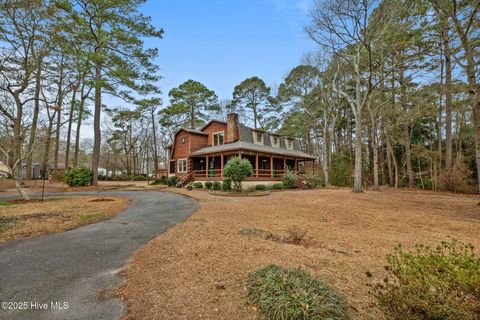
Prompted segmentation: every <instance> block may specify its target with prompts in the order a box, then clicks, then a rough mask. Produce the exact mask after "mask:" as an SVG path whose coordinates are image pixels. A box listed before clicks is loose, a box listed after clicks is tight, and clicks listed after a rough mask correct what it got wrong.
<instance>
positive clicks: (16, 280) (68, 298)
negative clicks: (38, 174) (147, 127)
mask: <svg viewBox="0 0 480 320" xmlns="http://www.w3.org/2000/svg"><path fill="white" fill-rule="evenodd" d="M91 194H97V193H88V192H85V193H75V195H91ZM62 195H65V194H62ZM66 195H74V194H72V193H69V194H66ZM102 195H111V196H126V197H129V198H131V199H132V200H133V201H132V203H131V204H130V206H129V207H128V208H127V209H126V210H124V211H123V212H122V213H120V214H118V215H117V216H116V217H115V218H113V219H111V220H108V221H105V222H99V223H96V224H91V225H87V226H84V227H80V228H78V229H75V230H71V231H67V232H63V233H57V234H53V235H47V236H40V237H35V238H29V239H23V240H17V241H10V242H7V243H3V244H0V301H2V302H3V301H9V302H17V303H18V302H20V303H21V304H20V306H18V305H17V306H16V308H18V307H25V308H26V309H27V310H21V311H20V310H2V309H4V308H5V304H2V309H0V319H29V320H30V319H119V318H120V317H121V315H122V313H123V304H122V303H121V301H119V300H117V299H109V298H107V299H104V298H103V296H104V293H105V292H108V290H109V289H111V288H112V287H114V286H116V285H118V284H120V283H121V281H122V279H121V276H120V275H119V272H120V271H121V270H122V268H123V267H124V266H125V265H126V263H127V260H128V259H129V258H130V257H131V256H132V255H133V253H134V252H135V251H136V250H138V249H139V248H140V247H142V246H143V245H144V244H145V243H147V242H148V241H149V240H151V239H153V238H154V237H155V236H156V235H157V234H160V233H162V232H164V231H165V230H167V229H168V228H169V227H171V226H174V225H175V224H177V223H179V222H181V221H183V220H184V219H185V218H186V217H187V216H189V215H190V214H191V213H192V212H194V211H195V210H196V208H197V205H196V203H195V201H194V200H192V199H190V198H188V197H185V196H182V195H177V194H172V193H166V192H143V191H142V192H135V191H134V192H128V191H112V192H102ZM24 302H25V303H24ZM52 303H53V305H52ZM55 303H57V304H56V305H55ZM67 304H68V307H67ZM8 307H12V304H10V306H8ZM54 307H55V309H54ZM60 307H63V310H62V309H60ZM43 309H47V310H43Z"/></svg>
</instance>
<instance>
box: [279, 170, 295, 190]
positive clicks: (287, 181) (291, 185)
mask: <svg viewBox="0 0 480 320" xmlns="http://www.w3.org/2000/svg"><path fill="white" fill-rule="evenodd" d="M282 183H283V185H284V187H285V188H287V189H295V188H296V187H297V176H296V175H295V173H293V171H291V170H287V171H286V172H285V173H284V174H283V177H282Z"/></svg>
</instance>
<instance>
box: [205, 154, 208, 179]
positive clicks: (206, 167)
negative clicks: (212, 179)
mask: <svg viewBox="0 0 480 320" xmlns="http://www.w3.org/2000/svg"><path fill="white" fill-rule="evenodd" d="M207 177H208V156H207V157H206V160H205V178H207Z"/></svg>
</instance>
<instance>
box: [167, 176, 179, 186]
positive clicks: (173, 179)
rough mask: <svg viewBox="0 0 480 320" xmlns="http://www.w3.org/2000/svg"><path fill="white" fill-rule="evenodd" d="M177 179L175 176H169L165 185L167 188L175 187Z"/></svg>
mask: <svg viewBox="0 0 480 320" xmlns="http://www.w3.org/2000/svg"><path fill="white" fill-rule="evenodd" d="M178 179H179V178H178V177H177V176H171V177H170V178H168V179H167V185H168V186H169V187H176V186H177V183H178Z"/></svg>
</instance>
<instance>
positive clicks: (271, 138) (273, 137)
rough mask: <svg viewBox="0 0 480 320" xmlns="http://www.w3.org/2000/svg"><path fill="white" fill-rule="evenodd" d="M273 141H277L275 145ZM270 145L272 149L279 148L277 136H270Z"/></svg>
mask: <svg viewBox="0 0 480 320" xmlns="http://www.w3.org/2000/svg"><path fill="white" fill-rule="evenodd" d="M275 139H277V143H275ZM270 143H271V145H272V147H276V148H279V147H280V139H279V138H278V137H277V136H274V135H270Z"/></svg>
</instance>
